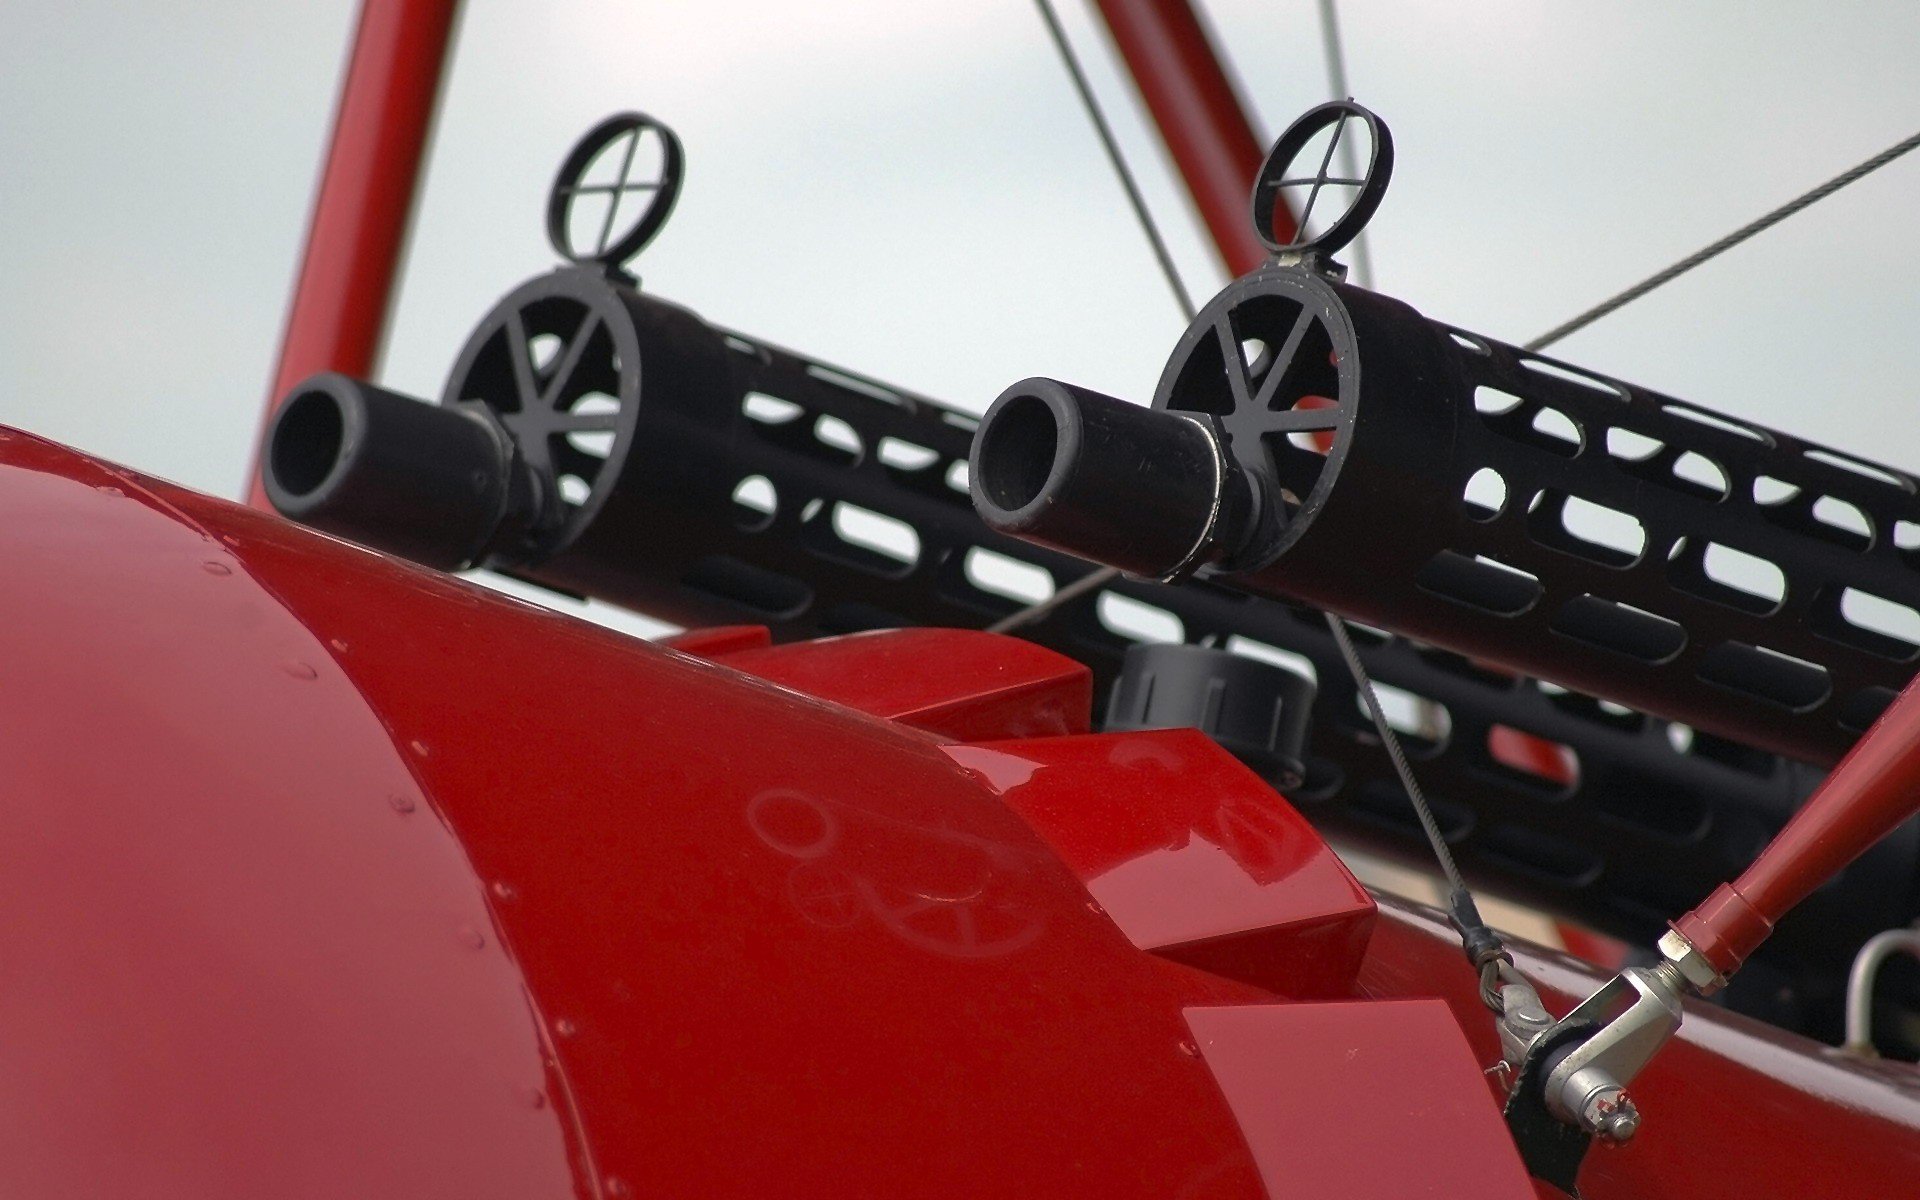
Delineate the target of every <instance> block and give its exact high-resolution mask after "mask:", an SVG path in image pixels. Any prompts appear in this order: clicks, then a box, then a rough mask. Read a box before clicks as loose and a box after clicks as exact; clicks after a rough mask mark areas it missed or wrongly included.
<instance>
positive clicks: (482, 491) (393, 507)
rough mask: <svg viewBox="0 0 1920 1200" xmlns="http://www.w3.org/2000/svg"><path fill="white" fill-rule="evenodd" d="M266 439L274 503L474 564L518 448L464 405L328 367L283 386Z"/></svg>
mask: <svg viewBox="0 0 1920 1200" xmlns="http://www.w3.org/2000/svg"><path fill="white" fill-rule="evenodd" d="M267 445H268V447H269V452H268V454H267V456H266V461H265V462H264V463H263V464H262V468H263V470H262V482H263V483H264V484H265V486H266V491H267V498H268V499H269V500H271V501H272V502H273V505H274V507H275V508H277V509H279V510H280V511H281V512H282V513H284V514H285V515H287V516H289V517H292V518H294V519H295V520H298V521H302V522H304V523H306V524H308V525H311V526H313V527H314V528H316V529H323V530H325V531H327V532H328V533H333V534H338V535H340V536H342V537H350V538H356V539H358V540H360V541H363V542H366V543H367V544H369V545H372V546H375V547H378V548H379V549H382V550H386V551H388V552H389V553H392V554H398V555H401V556H403V557H406V558H410V559H413V560H414V561H415V562H421V563H425V564H427V565H428V566H433V567H439V568H441V569H442V570H457V569H459V568H461V567H464V566H467V565H469V564H471V563H472V562H473V561H474V559H475V558H476V557H478V555H479V554H480V553H481V550H482V548H483V547H484V546H485V545H486V544H487V542H488V540H489V539H491V538H492V537H493V536H494V534H495V532H496V530H498V529H499V527H500V526H501V524H502V522H503V520H504V519H505V518H506V516H507V510H508V507H509V504H510V500H511V496H510V487H511V476H510V473H509V470H508V464H509V463H510V461H511V459H512V452H513V448H512V445H511V443H510V442H509V441H508V439H507V438H506V437H504V436H502V434H501V432H500V430H499V428H498V427H497V426H496V425H494V424H493V422H491V421H490V420H487V419H485V418H483V417H480V416H477V415H475V414H472V413H469V412H466V411H462V410H460V409H455V408H433V407H429V406H428V405H424V404H421V403H420V402H419V401H417V400H413V399H411V398H409V397H406V396H401V395H398V394H396V393H394V392H389V391H386V390H384V389H381V388H377V387H374V386H372V385H371V384H366V383H361V382H360V381H358V380H354V379H349V378H347V377H346V376H344V375H338V374H334V373H332V372H325V373H322V374H319V375H315V376H313V377H311V378H309V379H306V380H303V381H302V382H301V383H300V384H298V385H297V386H295V387H294V389H293V390H292V391H291V392H289V393H288V394H287V397H286V402H285V403H284V404H282V405H281V406H280V408H279V411H278V412H277V413H276V414H275V416H274V421H273V428H272V429H271V431H269V433H268V435H267Z"/></svg>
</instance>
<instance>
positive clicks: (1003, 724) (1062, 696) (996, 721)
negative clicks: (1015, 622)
mask: <svg viewBox="0 0 1920 1200" xmlns="http://www.w3.org/2000/svg"><path fill="white" fill-rule="evenodd" d="M726 664H727V666H729V667H732V668H733V669H734V670H736V671H745V672H746V673H747V674H749V675H754V676H757V677H759V678H761V679H765V680H767V681H769V682H772V683H777V684H780V685H781V686H782V687H790V688H792V689H794V690H795V691H798V692H805V693H806V694H807V695H809V696H816V697H818V698H820V699H822V700H831V701H833V702H834V703H836V704H844V705H846V706H847V707H848V708H853V709H858V710H859V711H861V712H864V713H870V714H872V715H873V716H876V717H884V718H886V719H888V720H891V721H898V722H899V723H900V724H902V725H911V726H913V727H914V728H916V729H924V730H927V731H928V732H930V733H935V734H938V735H940V736H941V737H945V738H950V739H953V740H955V741H987V740H993V739H998V738H1020V737H1055V736H1058V735H1061V734H1068V733H1085V732H1086V731H1087V727H1088V722H1089V721H1090V719H1091V715H1092V708H1093V674H1092V672H1090V671H1088V670H1087V668H1086V666H1085V665H1084V664H1082V663H1077V662H1075V661H1074V660H1072V659H1070V658H1068V657H1066V656H1065V655H1063V654H1056V653H1054V652H1053V651H1052V650H1048V649H1046V648H1045V647H1043V646H1036V645H1034V644H1033V643H1032V642H1023V641H1021V640H1020V639H1019V638H1013V637H1006V636H1004V635H1001V634H995V633H982V632H980V631H978V630H972V629H884V630H876V631H874V632H872V633H855V634H849V635H847V636H846V637H835V638H821V639H819V640H817V641H811V642H789V643H786V644H784V645H780V646H768V647H765V648H763V649H749V650H742V651H736V652H732V653H729V654H727V655H726Z"/></svg>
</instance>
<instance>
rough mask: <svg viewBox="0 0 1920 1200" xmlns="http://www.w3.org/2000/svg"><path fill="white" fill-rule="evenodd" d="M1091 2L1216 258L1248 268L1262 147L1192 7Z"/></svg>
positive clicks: (1154, 0) (1261, 253) (1256, 253)
mask: <svg viewBox="0 0 1920 1200" xmlns="http://www.w3.org/2000/svg"><path fill="white" fill-rule="evenodd" d="M1095 3H1096V7H1097V8H1098V10H1099V12H1100V16H1101V18H1102V19H1103V20H1104V21H1105V22H1106V26H1107V31H1108V33H1110V34H1111V35H1112V37H1113V43H1114V46H1115V47H1116V48H1118V49H1119V51H1120V57H1121V60H1122V62H1123V63H1124V64H1125V66H1126V69H1127V72H1128V73H1129V74H1130V75H1132V76H1133V81H1134V84H1135V86H1137V87H1138V88H1139V89H1140V98H1141V99H1142V100H1144V101H1146V105H1147V111H1148V112H1150V113H1151V114H1153V121H1154V124H1155V125H1156V126H1157V127H1158V128H1159V130H1160V138H1161V140H1162V141H1164V142H1165V143H1166V146H1167V151H1168V153H1170V154H1171V155H1172V156H1173V162H1174V166H1175V167H1177V168H1178V169H1179V171H1180V177H1181V179H1182V180H1184V181H1185V183H1186V185H1187V193H1188V195H1189V196H1191V197H1192V198H1193V204H1194V207H1195V208H1196V209H1197V210H1199V213H1200V219H1201V220H1202V221H1203V222H1204V223H1205V224H1206V227H1207V233H1208V235H1209V236H1211V237H1212V239H1213V244H1214V248H1215V249H1216V250H1218V251H1219V253H1220V261H1221V262H1222V263H1224V264H1225V265H1226V268H1227V270H1228V271H1230V272H1232V273H1233V274H1235V275H1244V274H1246V273H1247V272H1248V271H1251V270H1253V269H1254V268H1255V267H1257V266H1259V265H1260V264H1261V263H1262V262H1264V261H1266V257H1267V252H1266V250H1265V248H1264V247H1262V246H1261V245H1260V241H1259V239H1258V238H1257V237H1255V236H1254V231H1253V217H1252V207H1251V204H1252V201H1251V197H1252V194H1253V183H1254V177H1255V176H1256V175H1257V174H1258V173H1259V171H1260V161H1261V159H1262V158H1263V157H1265V154H1266V150H1265V147H1264V146H1263V145H1262V143H1261V140H1260V138H1259V136H1258V135H1256V134H1255V133H1254V131H1253V122H1252V121H1251V120H1250V119H1249V118H1248V116H1247V109H1246V105H1245V104H1244V103H1242V101H1241V99H1240V94H1239V92H1238V90H1237V89H1236V88H1235V87H1234V84H1233V80H1232V78H1231V77H1230V76H1229V75H1228V74H1227V69H1226V67H1225V66H1224V65H1223V64H1222V62H1221V61H1220V55H1219V53H1218V51H1216V50H1215V49H1214V44H1213V40H1212V39H1211V38H1210V37H1209V36H1208V35H1207V30H1206V26H1205V25H1203V24H1202V23H1201V20H1200V16H1199V14H1198V13H1196V12H1194V10H1193V6H1192V4H1190V3H1188V0H1095ZM1283 222H1284V223H1285V225H1286V226H1287V227H1285V228H1279V227H1278V226H1279V225H1281V223H1283ZM1275 224H1276V229H1275V232H1276V233H1277V234H1279V235H1280V236H1282V237H1292V236H1293V232H1294V231H1293V229H1292V228H1291V226H1292V222H1291V221H1290V220H1287V219H1286V215H1285V213H1284V211H1282V212H1279V213H1276V214H1275Z"/></svg>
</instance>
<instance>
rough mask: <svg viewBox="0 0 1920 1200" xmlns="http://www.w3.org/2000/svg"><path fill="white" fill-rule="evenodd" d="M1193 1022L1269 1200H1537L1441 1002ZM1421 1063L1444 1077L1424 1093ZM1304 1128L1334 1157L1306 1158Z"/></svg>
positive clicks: (1320, 1007)
mask: <svg viewBox="0 0 1920 1200" xmlns="http://www.w3.org/2000/svg"><path fill="white" fill-rule="evenodd" d="M1187 1023H1188V1024H1190V1025H1191V1026H1192V1027H1193V1032H1194V1038H1195V1040H1196V1041H1197V1042H1198V1044H1199V1046H1200V1049H1201V1052H1202V1054H1204V1055H1205V1056H1206V1058H1207V1061H1208V1062H1210V1063H1216V1064H1218V1065H1216V1066H1215V1068H1214V1074H1215V1075H1217V1076H1218V1077H1219V1079H1220V1088H1221V1090H1222V1091H1223V1092H1225V1093H1226V1096H1227V1103H1228V1104H1231V1105H1232V1106H1233V1109H1234V1112H1235V1113H1236V1114H1238V1115H1239V1118H1240V1127H1241V1128H1242V1129H1244V1130H1246V1131H1247V1140H1248V1142H1249V1143H1250V1145H1251V1148H1252V1150H1253V1157H1254V1160H1255V1161H1256V1162H1258V1163H1259V1164H1260V1174H1261V1177H1262V1178H1263V1179H1264V1180H1265V1181H1266V1185H1267V1194H1268V1195H1269V1196H1458V1197H1469V1196H1470V1197H1474V1198H1475V1200H1499V1198H1506V1200H1532V1197H1533V1196H1534V1195H1535V1192H1534V1188H1533V1183H1532V1181H1531V1180H1530V1179H1528V1177H1527V1171H1526V1168H1525V1167H1524V1166H1522V1165H1521V1162H1520V1154H1519V1151H1518V1150H1516V1149H1515V1148H1514V1144H1513V1139H1512V1138H1511V1137H1509V1136H1508V1134H1507V1127H1506V1125H1505V1123H1504V1122H1502V1121H1501V1119H1500V1115H1499V1112H1498V1111H1497V1110H1496V1109H1495V1108H1494V1107H1493V1106H1492V1105H1490V1104H1488V1103H1487V1098H1486V1091H1485V1089H1484V1088H1483V1087H1481V1085H1480V1081H1479V1079H1478V1076H1479V1073H1480V1068H1479V1066H1478V1064H1476V1063H1475V1062H1474V1058H1473V1052H1472V1051H1471V1050H1469V1049H1468V1048H1467V1042H1466V1039H1465V1038H1464V1037H1462V1036H1461V1034H1460V1027H1459V1026H1458V1025H1457V1024H1455V1023H1454V1020H1453V1014H1452V1013H1451V1012H1449V1011H1448V1009H1447V1006H1446V1005H1445V1004H1443V1003H1442V1002H1440V1001H1438V1000H1401V1001H1392V1002H1379V1001H1375V1002H1366V1003H1357V1002H1353V1001H1348V1002H1346V1003H1343V1004H1260V1005H1243V1006H1241V1007H1238V1008H1193V1009H1188V1010H1187ZM1414 1061H1419V1062H1422V1063H1424V1064H1425V1065H1426V1066H1427V1067H1428V1068H1429V1071H1431V1072H1432V1073H1431V1074H1430V1075H1429V1076H1428V1077H1427V1078H1423V1079H1421V1080H1420V1081H1419V1082H1418V1083H1414V1082H1413V1081H1411V1080H1410V1079H1409V1078H1408V1077H1407V1073H1406V1069H1407V1064H1408V1063H1409V1062H1414ZM1442 1066H1444V1068H1445V1069H1444V1070H1434V1069H1435V1068H1439V1067H1442ZM1436 1076H1437V1077H1441V1078H1445V1079H1446V1081H1447V1084H1448V1085H1451V1086H1447V1085H1437V1084H1436V1078H1435V1077H1436ZM1305 1080H1311V1081H1312V1084H1311V1086H1308V1087H1302V1086H1301V1083H1302V1081H1305ZM1302 1128H1312V1129H1315V1130H1318V1131H1319V1134H1318V1136H1320V1137H1321V1138H1323V1139H1328V1140H1327V1141H1324V1142H1323V1146H1324V1147H1325V1149H1326V1150H1327V1151H1328V1152H1327V1153H1325V1154H1322V1155H1315V1156H1313V1157H1312V1158H1310V1159H1304V1158H1302V1156H1301V1155H1300V1154H1298V1153H1297V1152H1296V1151H1295V1150H1294V1147H1293V1145H1292V1144H1291V1143H1292V1141H1293V1138H1292V1136H1291V1133H1290V1131H1292V1130H1296V1129H1302ZM1389 1148H1390V1149H1389Z"/></svg>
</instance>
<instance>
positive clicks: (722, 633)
mask: <svg viewBox="0 0 1920 1200" xmlns="http://www.w3.org/2000/svg"><path fill="white" fill-rule="evenodd" d="M654 644H655V645H656V646H671V647H672V648H673V649H675V650H678V651H680V653H682V654H691V655H693V656H694V657H695V658H725V657H726V656H727V655H729V654H738V653H739V652H740V651H742V650H758V649H761V648H762V647H765V646H771V645H773V634H771V633H770V632H768V630H767V627H766V626H765V625H713V626H710V627H708V628H706V629H689V630H687V631H686V632H685V633H676V634H674V635H673V636H672V637H663V638H658V639H656V640H655V642H654Z"/></svg>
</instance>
